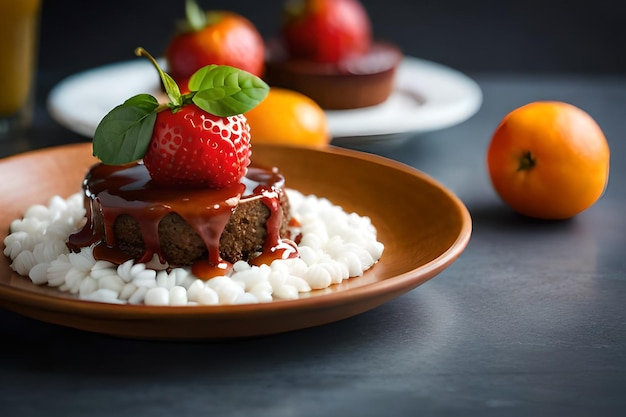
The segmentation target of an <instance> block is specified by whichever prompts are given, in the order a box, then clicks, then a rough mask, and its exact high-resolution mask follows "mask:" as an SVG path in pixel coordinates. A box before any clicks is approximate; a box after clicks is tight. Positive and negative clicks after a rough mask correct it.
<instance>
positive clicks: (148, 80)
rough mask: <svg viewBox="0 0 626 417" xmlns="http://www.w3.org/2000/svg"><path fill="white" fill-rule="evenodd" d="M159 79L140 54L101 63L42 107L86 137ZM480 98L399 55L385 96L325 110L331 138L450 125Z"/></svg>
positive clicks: (467, 86)
mask: <svg viewBox="0 0 626 417" xmlns="http://www.w3.org/2000/svg"><path fill="white" fill-rule="evenodd" d="M159 82H160V81H159V77H158V74H157V72H156V70H155V69H154V67H153V66H152V64H151V63H150V62H148V61H145V60H140V59H138V60H134V61H128V62H120V63H116V64H111V65H106V66H103V67H99V68H95V69H92V70H89V71H85V72H81V73H79V74H75V75H72V76H70V77H68V78H66V79H65V80H63V81H61V82H60V83H59V84H58V85H57V86H55V87H54V88H53V90H52V91H51V93H50V96H49V97H48V109H49V111H50V114H51V115H52V117H53V118H54V119H56V120H57V121H58V122H59V123H61V124H62V125H63V126H65V127H67V128H68V129H70V130H72V131H74V132H76V133H78V134H81V135H84V136H87V137H91V136H93V133H94V132H95V130H96V127H97V126H98V123H99V122H100V120H101V119H102V117H104V115H105V114H107V113H108V112H109V110H111V109H112V108H113V107H115V106H117V105H118V104H121V103H122V102H124V100H126V99H128V98H129V97H131V96H133V95H135V94H139V93H149V94H155V93H156V92H157V91H159ZM481 103H482V92H481V90H480V87H479V86H478V84H476V82H474V81H473V80H472V79H470V78H469V77H467V76H466V75H464V74H462V73H460V72H458V71H456V70H454V69H451V68H448V67H446V66H443V65H441V64H437V63H434V62H431V61H426V60H423V59H418V58H413V57H405V58H404V59H403V61H402V63H401V65H400V67H399V69H398V73H397V77H396V86H395V89H394V92H393V93H392V95H391V97H389V99H388V100H387V101H386V102H384V103H382V104H380V105H377V106H372V107H367V108H362V109H354V110H333V111H327V112H326V114H327V117H328V123H329V127H330V132H331V134H332V136H333V137H334V138H351V137H358V138H360V139H361V140H363V139H366V140H370V139H371V140H379V139H380V137H381V136H387V135H398V134H403V133H420V132H427V131H433V130H437V129H443V128H446V127H449V126H453V125H455V124H457V123H460V122H462V121H464V120H466V119H468V118H469V117H471V116H472V115H473V114H474V113H476V111H478V109H479V108H480V105H481ZM368 138H369V139H368Z"/></svg>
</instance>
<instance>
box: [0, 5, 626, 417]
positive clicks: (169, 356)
mask: <svg viewBox="0 0 626 417" xmlns="http://www.w3.org/2000/svg"><path fill="white" fill-rule="evenodd" d="M212 1H213V2H210V1H206V2H203V4H205V5H209V4H214V5H217V6H216V7H224V5H227V6H229V7H230V6H232V7H233V8H235V9H237V8H239V10H241V11H243V12H244V13H246V14H252V13H254V14H255V16H258V19H256V20H255V23H257V24H258V25H259V27H260V28H261V29H262V30H263V31H264V32H265V33H269V32H271V31H272V30H273V29H274V27H275V26H274V25H275V22H276V20H275V18H276V15H275V14H274V11H273V10H275V9H276V8H277V7H278V4H279V0H273V1H270V2H267V3H264V7H263V8H260V7H259V6H258V5H259V2H257V1H253V0H240V1H237V2H231V1H227V0H224V1H221V0H212ZM84 3H85V2H79V1H78V0H64V1H62V2H50V1H45V2H44V16H43V19H42V25H43V26H42V52H41V56H40V58H41V59H40V73H39V78H38V81H39V88H38V102H37V104H38V107H37V112H36V118H35V124H34V126H33V128H32V129H31V130H30V131H29V132H27V133H26V134H25V135H23V136H20V137H15V138H14V140H12V141H10V142H4V143H2V142H0V157H4V156H8V155H11V154H15V153H20V152H26V151H28V150H31V149H36V148H42V147H48V146H56V145H61V144H65V143H73V142H81V141H85V140H86V139H85V138H83V137H81V136H78V135H76V134H74V133H72V132H70V131H68V130H66V129H65V128H63V127H62V126H60V125H58V124H57V123H56V122H54V121H53V120H52V119H51V118H50V116H49V114H48V113H47V112H46V109H45V99H46V95H47V93H48V92H49V90H50V88H51V87H52V86H53V85H54V84H56V82H58V81H60V79H62V78H63V77H65V76H68V75H70V74H72V73H74V72H76V71H81V70H84V69H87V68H90V67H93V66H97V65H102V64H106V63H109V62H111V61H119V60H122V59H132V49H133V48H134V47H135V46H137V45H138V44H141V45H143V46H146V47H148V48H149V50H151V51H153V52H155V53H158V51H159V48H161V47H162V45H163V42H164V41H165V40H166V39H167V37H168V36H169V27H170V26H169V25H170V23H171V19H172V16H173V15H176V16H179V15H180V10H174V8H173V6H171V5H172V2H165V1H157V0H141V1H139V0H137V1H133V2H128V1H122V0H110V1H107V2H99V3H94V4H96V5H97V6H94V7H97V13H94V12H93V10H92V9H91V6H90V8H85V7H84ZM364 3H365V4H366V5H367V6H368V7H369V8H370V11H371V14H372V19H373V20H374V22H375V27H376V30H377V33H378V34H380V35H381V36H383V37H386V38H388V39H392V40H396V41H398V42H399V43H400V44H401V46H402V47H403V49H404V50H405V51H406V52H407V53H408V54H410V55H415V56H419V57H423V58H426V59H432V60H435V61H438V62H441V63H443V64H447V65H450V66H453V67H455V68H457V69H460V70H462V71H466V72H468V73H469V74H470V75H471V76H472V77H473V78H474V79H476V80H477V81H478V83H479V85H480V86H481V88H482V89H483V93H484V103H483V106H482V108H481V109H480V111H479V112H478V113H477V114H476V115H475V116H473V117H472V118H471V119H469V120H467V121H465V122H463V123H461V124H459V125H457V126H454V127H451V128H447V129H443V130H440V131H436V132H432V133H427V134H422V135H414V136H411V137H408V138H405V140H404V141H396V142H390V143H383V144H376V145H356V144H354V143H353V144H349V145H346V146H349V147H353V148H355V149H358V150H360V151H365V152H372V153H376V154H379V155H382V156H385V157H389V158H393V159H396V160H399V161H401V162H404V163H406V164H408V165H411V166H413V167H415V168H417V169H420V170H422V171H424V172H426V173H427V174H429V175H431V176H432V177H434V178H435V179H436V180H438V181H440V182H441V183H442V184H443V185H445V186H446V187H448V188H450V189H451V190H452V191H454V192H455V193H456V194H457V195H458V196H459V197H460V198H461V199H462V201H463V202H464V203H465V204H466V205H467V207H468V209H469V211H470V213H471V215H472V218H473V228H474V229H473V234H472V237H471V240H470V242H469V245H468V246H467V248H466V250H465V251H464V252H463V254H462V255H461V256H460V257H459V259H458V260H457V261H456V262H455V263H454V264H452V266H450V267H449V268H448V269H446V270H445V271H444V272H443V273H441V274H440V275H438V276H437V277H435V278H434V279H432V280H431V281H428V282H427V283H426V284H424V285H422V286H420V287H418V288H416V289H415V290H413V291H411V292H409V293H407V294H405V295H403V296H401V297H399V298H397V299H395V300H392V301H390V302H388V303H386V304H384V305H382V306H381V307H379V308H376V309H374V310H372V311H369V312H367V313H364V314H361V315H359V316H356V317H353V318H350V319H347V320H343V321H340V322H337V323H333V324H329V325H326V326H321V327H316V328H311V329H305V330H301V331H295V332H291V333H286V334H279V335H274V336H268V337H261V338H254V339H247V340H236V341H222V342H214V341H213V342H208V341H207V342H158V341H138V340H126V339H119V338H114V337H109V336H103V335H98V334H91V333H87V332H83V331H78V330H73V329H69V328H64V327H60V326H55V325H51V324H46V323H42V322H38V321H34V320H31V319H28V318H25V317H22V316H19V315H16V314H14V313H12V312H9V311H6V310H1V309H0V353H1V355H0V416H1V417H13V416H68V417H73V416H81V417H84V416H90V417H105V416H106V417H109V416H119V417H127V416H128V417H131V416H132V417H139V416H187V415H189V416H198V415H215V416H268V417H283V416H284V417H292V416H303V417H319V416H360V417H370V416H387V415H389V416H418V415H429V416H476V415H478V416H491V415H498V416H500V415H501V416H564V415H567V416H621V415H626V395H625V394H626V388H625V387H626V164H625V163H624V160H625V159H626V142H625V141H624V133H623V132H624V127H625V121H626V118H625V115H626V77H624V76H619V75H610V74H620V73H621V74H622V75H623V74H624V68H626V59H624V56H625V55H624V53H623V39H624V33H625V32H626V31H625V28H626V26H624V25H622V24H621V23H620V21H619V16H622V15H623V13H619V11H621V10H623V5H622V4H621V3H619V2H600V3H602V7H595V6H600V5H599V4H598V2H593V4H591V1H587V2H586V3H587V4H585V5H583V4H582V3H581V4H578V3H576V5H574V4H573V3H571V4H570V3H567V5H565V2H563V1H556V0H555V1H549V2H546V1H544V0H542V1H538V0H529V1H528V2H524V3H523V4H522V3H519V4H515V5H512V3H511V4H509V3H506V5H505V3H503V2H498V1H495V0H477V1H475V2H471V5H470V3H467V2H463V1H455V0H444V1H441V2H415V1H413V0H388V1H386V2H378V1H377V2H374V1H373V0H364ZM579 3H580V2H579ZM583 3H585V2H583ZM511 5H512V6H511ZM592 6H593V7H592ZM257 12H258V14H257ZM263 12H265V15H263ZM270 16H271V17H272V18H274V20H271V19H270ZM77 34H79V35H77ZM105 35H106V36H105ZM575 73H577V74H578V75H575ZM541 99H552V100H563V101H567V102H570V103H572V104H575V105H577V106H579V107H581V108H583V109H584V110H586V111H587V112H589V113H590V114H591V115H592V116H593V117H594V118H595V119H596V120H597V121H598V123H599V124H600V126H601V127H602V128H603V130H604V132H605V134H606V136H607V138H608V141H609V145H610V147H611V151H612V154H611V162H612V166H611V177H610V181H609V185H608V187H607V190H606V193H605V195H604V196H603V198H602V199H601V200H600V201H599V202H598V203H596V204H595V205H594V206H593V207H592V208H590V209H589V210H587V211H585V212H583V213H581V214H580V215H578V216H577V217H575V218H574V219H571V220H569V221H560V222H544V221H533V220H529V219H525V218H522V217H520V216H517V215H515V214H514V213H512V212H511V211H510V210H509V209H508V208H507V207H506V206H505V205H504V204H503V203H502V202H501V201H500V200H499V198H498V197H497V196H496V194H495V193H494V191H493V189H492V187H491V184H490V182H489V178H488V175H487V170H486V165H485V154H486V149H487V145H488V143H489V140H490V137H491V134H492V133H493V131H494V129H495V127H496V126H497V124H498V123H499V121H500V120H501V118H502V117H503V116H504V115H505V114H506V113H508V112H509V111H510V110H512V109H514V108H516V107H518V106H520V105H523V104H526V103H528V102H530V101H534V100H541ZM2 180H3V181H5V180H6V179H2ZM407 192H410V190H407ZM0 209H1V208H0Z"/></svg>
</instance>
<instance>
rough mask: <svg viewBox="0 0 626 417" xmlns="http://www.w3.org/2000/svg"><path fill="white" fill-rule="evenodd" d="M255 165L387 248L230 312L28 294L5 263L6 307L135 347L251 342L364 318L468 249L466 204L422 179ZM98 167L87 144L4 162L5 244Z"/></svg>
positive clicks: (361, 167) (386, 172) (0, 169)
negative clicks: (360, 225)
mask: <svg viewBox="0 0 626 417" xmlns="http://www.w3.org/2000/svg"><path fill="white" fill-rule="evenodd" d="M253 160H254V162H255V163H256V164H258V165H263V166H278V167H280V170H281V171H282V173H283V174H284V175H285V177H286V181H287V186H288V187H290V188H295V189H297V190H299V191H301V192H303V193H305V194H315V195H318V196H321V197H326V198H328V199H330V200H331V201H332V202H334V203H335V204H338V205H341V206H342V207H343V208H344V209H345V210H347V211H355V212H357V213H359V214H361V215H366V216H369V217H370V218H371V219H372V223H373V224H374V225H375V226H376V228H377V230H378V237H379V240H380V241H381V242H383V243H384V245H385V251H384V253H383V255H382V257H381V259H380V261H379V262H378V263H377V264H376V265H375V266H374V267H373V268H372V269H370V270H369V271H367V272H366V273H365V274H364V275H363V276H362V277H358V278H352V279H349V280H346V281H344V283H342V284H340V285H336V286H333V287H331V288H330V289H327V290H322V291H316V292H312V293H311V294H310V295H308V296H306V297H304V298H301V299H298V300H289V301H274V302H271V303H263V304H249V305H234V306H193V307H151V306H142V305H141V306H138V305H116V304H104V303H96V302H89V301H81V300H78V299H76V298H73V297H72V296H71V295H68V294H65V293H61V292H58V291H57V290H55V289H53V288H49V287H40V286H36V285H34V284H32V283H31V282H30V280H29V279H28V278H25V277H22V276H19V275H17V274H16V273H15V272H13V271H12V270H11V268H10V267H9V259H8V258H7V257H5V256H3V255H1V254H0V306H2V307H4V308H6V309H9V310H12V311H14V312H17V313H19V314H23V315H25V316H28V317H31V318H34V319H38V320H41V321H45V322H50V323H55V324H60V325H64V326H69V327H73V328H77V329H82V330H87V331H92V332H98V333H105V334H111V335H116V336H122V337H131V338H156V339H201V338H232V337H248V336H257V335H266V334H272V333H280V332H285V331H290V330H296V329H303V328H307V327H312V326H318V325H322V324H326V323H330V322H333V321H337V320H341V319H344V318H347V317H351V316H354V315H356V314H359V313H363V312H365V311H367V310H370V309H372V308H374V307H377V306H379V305H381V304H383V303H384V302H386V301H389V300H391V299H392V298H394V297H397V296H399V295H401V294H404V293H406V292H407V291H410V290H412V289H414V288H415V287H417V286H418V285H420V284H422V283H424V282H425V281H427V280H428V279H430V278H432V277H434V276H435V275H437V274H438V273H440V272H441V271H442V270H444V269H445V268H446V267H448V266H449V265H450V264H451V263H452V262H453V261H454V260H456V259H457V257H458V256H459V255H460V254H461V252H462V251H463V250H464V249H465V247H466V245H467V243H468V241H469V238H470V234H471V228H472V225H471V218H470V215H469V213H468V211H467V209H466V207H465V206H464V205H463V203H462V202H461V201H460V200H459V199H458V198H457V197H455V196H454V195H453V194H452V193H451V192H450V191H448V190H447V189H445V188H444V187H442V186H441V185H440V184H438V183H437V182H435V181H434V180H433V179H431V178H429V177H428V176H426V175H425V174H423V173H421V172H419V171H417V170H415V169H413V168H410V167H407V166H405V165H402V164H400V163H397V162H394V161H390V160H387V159H384V158H381V157H377V156H373V155H369V154H363V153H359V152H355V151H348V150H343V149H334V148H329V149H325V150H313V149H305V148H291V147H284V146H281V147H274V146H261V145H256V146H255V147H254V149H253ZM93 162H94V159H93V157H92V156H91V146H90V144H79V145H69V146H63V147H57V148H50V149H44V150H40V151H35V152H30V153H26V154H22V155H18V156H14V157H10V158H7V159H4V160H2V161H0V178H2V179H3V180H2V183H0V207H2V211H0V241H3V240H4V238H5V236H6V235H7V233H8V229H9V225H10V223H11V221H12V220H13V219H16V218H19V217H21V216H22V215H23V213H24V211H25V209H26V208H27V207H29V206H30V205H32V204H36V203H47V201H48V200H49V198H50V197H51V196H53V195H61V196H63V197H67V196H69V195H70V194H73V193H75V192H77V191H79V190H80V186H81V182H82V179H83V176H84V174H85V172H86V170H87V168H88V167H89V166H90V165H91V164H92V163H93Z"/></svg>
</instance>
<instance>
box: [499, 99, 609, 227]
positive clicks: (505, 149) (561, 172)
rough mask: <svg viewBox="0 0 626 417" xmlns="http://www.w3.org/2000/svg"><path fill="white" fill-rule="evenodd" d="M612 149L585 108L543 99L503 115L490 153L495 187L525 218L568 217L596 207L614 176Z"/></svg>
mask: <svg viewBox="0 0 626 417" xmlns="http://www.w3.org/2000/svg"><path fill="white" fill-rule="evenodd" d="M609 153H610V152H609V146H608V143H607V141H606V138H605V136H604V133H603V132H602V130H601V129H600V127H599V126H598V124H597V123H596V121H595V120H594V119H593V118H592V117H591V116H590V115H589V114H588V113H586V112H585V111H583V110H582V109H580V108H578V107H576V106H573V105H571V104H568V103H563V102H558V101H538V102H532V103H529V104H527V105H525V106H522V107H519V108H517V109H515V110H513V111H512V112H510V113H509V114H508V115H506V116H505V117H504V119H503V120H502V122H501V123H500V125H499V126H498V127H497V129H496V130H495V132H494V134H493V137H492V139H491V143H490V145H489V149H488V153H487V165H488V169H489V175H490V177H491V181H492V184H493V186H494V188H495V190H496V191H497V193H498V194H499V195H500V197H501V198H502V199H503V200H504V201H505V202H506V203H507V204H508V205H509V206H511V208H513V209H514V210H515V211H517V212H518V213H520V214H523V215H526V216H529V217H535V218H542V219H566V218H570V217H573V216H574V215H576V214H578V213H580V212H581V211H583V210H585V209H587V208H589V207H590V206H591V205H593V204H594V203H595V202H596V201H597V200H598V199H599V198H600V197H601V196H602V194H603V193H604V190H605V188H606V184H607V181H608V177H609V156H610V155H609Z"/></svg>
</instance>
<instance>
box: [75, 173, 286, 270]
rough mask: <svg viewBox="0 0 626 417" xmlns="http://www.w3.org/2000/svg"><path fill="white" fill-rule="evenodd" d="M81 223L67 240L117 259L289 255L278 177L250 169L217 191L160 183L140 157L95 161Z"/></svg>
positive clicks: (182, 261)
mask: <svg viewBox="0 0 626 417" xmlns="http://www.w3.org/2000/svg"><path fill="white" fill-rule="evenodd" d="M83 192H84V201H85V208H86V211H87V213H86V218H87V219H86V224H85V225H84V227H83V228H82V230H80V231H79V232H77V233H75V234H73V235H71V236H70V238H69V242H68V246H69V247H70V249H72V250H74V251H78V250H80V248H81V247H85V246H91V245H93V244H95V245H96V246H95V248H94V256H95V257H96V259H103V260H108V261H111V262H114V263H116V264H119V263H122V262H124V261H125V260H128V259H135V260H136V261H137V262H149V261H150V260H152V258H153V257H154V256H155V255H156V256H158V258H159V260H160V261H161V262H163V263H167V264H168V265H169V266H182V265H192V266H194V267H195V266H197V265H200V264H202V263H204V264H206V265H205V267H210V268H219V267H222V268H223V266H220V265H222V264H223V263H224V261H226V262H228V263H234V262H237V261H239V260H245V261H254V259H255V258H256V259H264V260H267V261H271V260H273V259H276V258H284V257H289V256H292V255H294V254H295V253H296V249H295V246H293V245H290V244H289V242H288V241H284V240H283V238H287V236H286V234H287V226H288V223H289V220H290V218H289V217H290V216H289V201H288V199H287V195H286V193H285V191H284V178H283V177H282V176H281V175H280V174H279V173H278V171H277V170H265V169H262V168H257V167H250V168H249V169H248V173H247V174H246V176H245V177H244V178H243V179H242V181H241V182H239V183H236V184H234V185H232V186H229V187H226V188H222V189H207V188H195V187H169V188H168V187H163V186H157V185H155V184H154V183H153V182H152V181H151V180H150V175H149V173H148V171H147V169H146V168H145V166H144V165H143V163H133V164H128V165H122V166H112V165H105V164H97V165H95V166H93V167H92V168H91V169H90V171H89V172H88V174H87V175H86V177H85V179H84V182H83Z"/></svg>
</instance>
